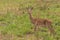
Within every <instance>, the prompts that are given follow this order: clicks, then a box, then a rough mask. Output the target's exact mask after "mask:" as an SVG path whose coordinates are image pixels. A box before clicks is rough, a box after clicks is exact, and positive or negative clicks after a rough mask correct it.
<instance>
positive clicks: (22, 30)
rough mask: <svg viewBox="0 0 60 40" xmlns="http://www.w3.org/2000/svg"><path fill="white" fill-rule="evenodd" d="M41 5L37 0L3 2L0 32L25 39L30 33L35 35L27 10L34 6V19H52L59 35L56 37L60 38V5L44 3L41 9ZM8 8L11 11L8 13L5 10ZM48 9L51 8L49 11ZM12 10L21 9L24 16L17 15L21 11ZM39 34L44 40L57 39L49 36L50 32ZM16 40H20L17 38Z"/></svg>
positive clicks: (1, 3) (0, 3)
mask: <svg viewBox="0 0 60 40" xmlns="http://www.w3.org/2000/svg"><path fill="white" fill-rule="evenodd" d="M39 3H40V2H37V1H36V0H9V1H8V0H2V1H1V2H0V12H3V14H2V13H0V32H1V33H2V34H3V35H5V34H14V35H15V36H17V37H19V36H23V37H24V36H25V35H26V34H27V33H28V32H31V33H33V32H34V31H33V30H32V29H31V27H34V25H32V24H31V22H30V19H29V15H28V12H27V10H26V8H27V7H32V6H33V7H34V9H33V13H32V15H33V17H39V18H47V19H51V20H52V22H53V24H52V25H53V26H54V29H55V31H56V33H57V34H56V37H60V14H59V12H60V4H59V3H53V2H51V3H50V5H46V2H42V3H43V4H41V5H43V7H41V5H40V4H39ZM9 5H10V6H9ZM17 5H18V6H17ZM45 5H46V6H45ZM57 5H58V7H57ZM8 7H9V8H11V9H10V10H8V11H7V10H5V9H7V8H8ZM47 7H49V9H48V8H47ZM12 8H17V9H21V10H19V11H22V14H21V15H20V13H19V14H18V15H17V13H18V12H19V11H17V10H16V9H12ZM6 11H7V12H6ZM15 12H16V13H15ZM23 12H24V13H23ZM55 13H56V14H55ZM43 29H45V28H43ZM38 33H39V34H38V35H39V36H40V37H43V38H44V40H54V39H55V38H53V37H52V36H49V34H48V32H38ZM46 35H47V36H46ZM31 36H32V35H31ZM7 40H8V39H7ZM16 40H18V39H17V38H16ZM28 40H30V39H28Z"/></svg>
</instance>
